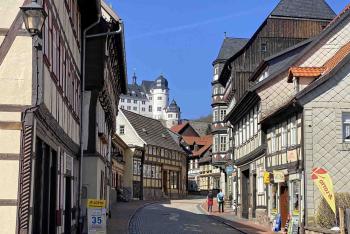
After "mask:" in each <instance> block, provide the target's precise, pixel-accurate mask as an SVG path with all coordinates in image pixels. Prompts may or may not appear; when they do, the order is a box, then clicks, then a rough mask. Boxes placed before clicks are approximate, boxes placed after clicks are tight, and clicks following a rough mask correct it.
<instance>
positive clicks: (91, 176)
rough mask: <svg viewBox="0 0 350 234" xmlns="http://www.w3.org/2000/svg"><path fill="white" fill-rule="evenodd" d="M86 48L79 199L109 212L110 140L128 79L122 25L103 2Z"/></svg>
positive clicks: (88, 35) (88, 37) (89, 34)
mask: <svg viewBox="0 0 350 234" xmlns="http://www.w3.org/2000/svg"><path fill="white" fill-rule="evenodd" d="M108 32H110V33H113V34H111V35H106V33H108ZM85 48H86V59H85V61H86V66H85V83H84V84H85V86H84V101H83V110H82V111H83V121H82V127H83V128H82V137H83V150H84V155H83V156H84V157H83V172H82V174H83V178H82V186H83V191H84V192H83V198H82V200H83V204H84V205H85V204H86V199H101V200H106V204H107V212H109V210H108V208H109V207H110V206H109V194H110V193H109V191H110V189H111V183H110V182H111V175H112V168H111V163H112V161H111V160H112V158H111V153H112V152H111V150H112V138H113V136H114V134H115V132H116V115H117V114H118V109H117V106H118V103H119V96H120V94H121V93H126V90H127V88H126V87H127V78H126V62H125V49H124V32H123V23H122V21H121V20H120V17H119V16H118V15H117V14H116V13H115V12H114V11H113V9H112V8H110V7H109V6H108V5H107V4H106V3H105V2H104V1H102V2H101V16H100V18H99V20H98V21H97V23H96V24H95V25H93V27H91V28H90V29H89V30H88V31H87V32H86V45H85ZM83 213H84V214H85V212H83Z"/></svg>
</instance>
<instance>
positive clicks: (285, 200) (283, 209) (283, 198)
mask: <svg viewBox="0 0 350 234" xmlns="http://www.w3.org/2000/svg"><path fill="white" fill-rule="evenodd" d="M279 200H280V213H281V221H282V222H281V228H284V226H285V225H286V222H287V218H288V212H289V211H288V210H289V209H288V206H289V195H288V186H287V185H286V184H282V185H281V186H280V199H279Z"/></svg>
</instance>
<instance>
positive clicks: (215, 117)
mask: <svg viewBox="0 0 350 234" xmlns="http://www.w3.org/2000/svg"><path fill="white" fill-rule="evenodd" d="M218 112H219V111H218V110H214V115H213V122H217V121H218V120H219V113H218Z"/></svg>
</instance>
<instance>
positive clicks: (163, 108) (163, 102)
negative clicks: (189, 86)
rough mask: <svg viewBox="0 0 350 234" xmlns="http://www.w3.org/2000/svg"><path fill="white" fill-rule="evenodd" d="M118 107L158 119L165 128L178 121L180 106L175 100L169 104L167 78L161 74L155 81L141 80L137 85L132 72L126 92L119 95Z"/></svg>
mask: <svg viewBox="0 0 350 234" xmlns="http://www.w3.org/2000/svg"><path fill="white" fill-rule="evenodd" d="M119 108H120V109H125V110H128V111H132V112H134V113H137V114H140V115H143V116H147V117H150V118H153V119H159V120H161V121H162V123H163V124H164V125H165V126H166V127H167V128H171V127H172V126H174V125H177V124H179V121H180V114H181V113H180V107H179V106H178V105H177V104H176V102H175V100H172V102H171V103H170V104H169V87H168V80H167V79H165V77H164V76H163V75H160V76H159V77H158V78H157V79H156V80H155V81H150V80H143V81H142V83H141V85H138V84H137V77H136V75H135V73H134V75H133V77H132V83H131V84H129V85H128V93H127V94H126V95H121V97H120V102H119Z"/></svg>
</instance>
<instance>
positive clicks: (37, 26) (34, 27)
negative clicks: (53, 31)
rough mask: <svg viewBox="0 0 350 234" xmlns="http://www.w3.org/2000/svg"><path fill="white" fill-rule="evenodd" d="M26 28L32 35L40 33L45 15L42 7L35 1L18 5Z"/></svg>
mask: <svg viewBox="0 0 350 234" xmlns="http://www.w3.org/2000/svg"><path fill="white" fill-rule="evenodd" d="M20 9H21V11H22V17H23V21H24V25H25V27H26V30H27V31H28V32H29V33H30V34H31V35H32V36H36V35H40V34H41V29H42V27H43V25H44V22H45V18H46V16H47V14H46V12H45V10H44V8H43V7H42V6H41V5H39V4H38V3H37V2H36V1H34V0H33V1H32V2H31V3H29V4H27V5H24V6H22V7H20Z"/></svg>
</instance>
